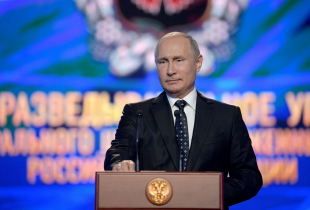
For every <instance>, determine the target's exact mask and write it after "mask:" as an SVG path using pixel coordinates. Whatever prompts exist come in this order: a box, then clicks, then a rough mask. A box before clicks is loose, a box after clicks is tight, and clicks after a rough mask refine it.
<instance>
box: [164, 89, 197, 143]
mask: <svg viewBox="0 0 310 210" xmlns="http://www.w3.org/2000/svg"><path fill="white" fill-rule="evenodd" d="M166 95H167V98H168V101H169V104H170V106H171V110H172V113H171V114H172V116H173V121H174V124H175V116H174V111H175V110H179V108H178V107H177V106H176V105H174V104H175V102H176V101H177V100H184V101H186V103H187V105H186V106H185V107H184V112H185V114H186V118H187V124H188V125H187V127H188V134H189V137H188V140H189V148H190V147H191V143H192V137H193V131H194V124H195V112H196V101H197V91H196V88H194V89H193V90H192V91H191V92H190V93H189V94H188V95H187V96H185V97H184V98H173V97H171V96H169V95H168V94H166Z"/></svg>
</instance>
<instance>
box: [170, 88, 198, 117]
mask: <svg viewBox="0 0 310 210" xmlns="http://www.w3.org/2000/svg"><path fill="white" fill-rule="evenodd" d="M166 95H167V98H168V101H169V104H170V106H171V109H172V107H173V106H174V104H175V102H176V101H177V100H182V99H183V100H184V101H186V103H187V104H188V105H189V106H190V107H191V108H192V109H193V110H194V111H195V110H196V101H197V91H196V88H195V87H194V89H193V90H192V91H191V92H190V93H189V94H188V95H187V96H185V97H184V98H182V99H181V98H173V97H171V96H170V95H168V94H167V93H166Z"/></svg>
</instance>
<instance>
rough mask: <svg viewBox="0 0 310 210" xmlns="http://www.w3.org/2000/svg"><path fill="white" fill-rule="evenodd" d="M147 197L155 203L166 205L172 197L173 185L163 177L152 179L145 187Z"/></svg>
mask: <svg viewBox="0 0 310 210" xmlns="http://www.w3.org/2000/svg"><path fill="white" fill-rule="evenodd" d="M145 193H146V197H147V198H148V200H149V201H150V202H151V203H153V204H155V205H164V204H166V203H168V202H169V201H170V199H171V197H172V187H171V185H170V183H169V182H168V181H167V180H165V179H162V178H156V179H153V180H151V181H150V182H149V183H148V184H147V186H146V189H145Z"/></svg>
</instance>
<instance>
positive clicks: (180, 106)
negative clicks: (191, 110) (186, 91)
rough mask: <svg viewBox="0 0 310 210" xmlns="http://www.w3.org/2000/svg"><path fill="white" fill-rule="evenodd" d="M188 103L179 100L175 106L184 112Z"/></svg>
mask: <svg viewBox="0 0 310 210" xmlns="http://www.w3.org/2000/svg"><path fill="white" fill-rule="evenodd" d="M186 104H187V103H186V101H184V100H177V101H176V102H175V105H176V106H177V107H178V108H179V110H180V111H181V110H183V109H184V107H185V106H186Z"/></svg>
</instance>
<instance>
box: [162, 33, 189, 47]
mask: <svg viewBox="0 0 310 210" xmlns="http://www.w3.org/2000/svg"><path fill="white" fill-rule="evenodd" d="M169 41H170V42H171V41H172V42H180V43H188V44H190V41H189V39H187V38H185V37H183V36H180V35H175V36H168V37H164V38H162V39H161V40H160V43H159V46H160V45H161V44H163V43H165V42H169Z"/></svg>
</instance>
